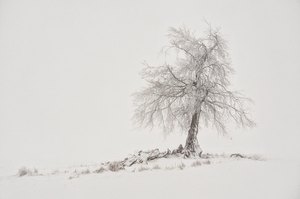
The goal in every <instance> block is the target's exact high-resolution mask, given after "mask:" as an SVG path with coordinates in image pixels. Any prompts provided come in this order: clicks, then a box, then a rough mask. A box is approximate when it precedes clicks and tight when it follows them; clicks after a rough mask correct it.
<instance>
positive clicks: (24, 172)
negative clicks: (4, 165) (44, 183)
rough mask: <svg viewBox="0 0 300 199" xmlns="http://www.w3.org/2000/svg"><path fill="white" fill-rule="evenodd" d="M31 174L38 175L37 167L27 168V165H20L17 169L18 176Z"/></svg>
mask: <svg viewBox="0 0 300 199" xmlns="http://www.w3.org/2000/svg"><path fill="white" fill-rule="evenodd" d="M25 175H27V176H32V175H38V170H37V169H33V170H32V169H29V168H27V167H21V168H20V169H19V170H18V176H19V177H22V176H25Z"/></svg>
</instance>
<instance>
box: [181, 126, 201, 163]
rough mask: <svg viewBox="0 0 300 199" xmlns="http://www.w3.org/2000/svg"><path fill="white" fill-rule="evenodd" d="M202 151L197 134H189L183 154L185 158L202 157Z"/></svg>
mask: <svg viewBox="0 0 300 199" xmlns="http://www.w3.org/2000/svg"><path fill="white" fill-rule="evenodd" d="M201 153H202V149H201V147H200V145H199V143H198V139H197V134H195V133H191V132H189V134H188V137H187V139H186V143H185V147H184V149H183V154H184V155H185V157H201Z"/></svg>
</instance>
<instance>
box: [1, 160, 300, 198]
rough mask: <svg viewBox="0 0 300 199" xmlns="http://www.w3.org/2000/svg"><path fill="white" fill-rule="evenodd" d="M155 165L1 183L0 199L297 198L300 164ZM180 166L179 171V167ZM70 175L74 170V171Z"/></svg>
mask: <svg viewBox="0 0 300 199" xmlns="http://www.w3.org/2000/svg"><path fill="white" fill-rule="evenodd" d="M195 162H197V160H190V159H188V160H185V159H159V160H156V161H154V162H151V164H147V165H146V164H144V165H136V167H132V168H131V169H126V170H121V171H118V172H111V171H107V172H101V173H93V172H89V173H84V172H81V175H78V176H74V175H72V174H74V171H75V170H76V172H77V173H78V172H79V173H80V171H84V170H86V169H89V170H90V171H92V170H93V169H94V168H95V165H94V166H93V165H90V166H86V167H84V166H83V167H80V168H81V170H80V168H69V171H67V172H66V173H63V172H60V173H59V172H57V173H56V174H55V173H52V174H46V173H44V174H42V175H38V176H24V177H17V176H6V177H2V178H1V179H0V198H1V199H18V198H30V199H39V198H44V199H48V198H49V199H53V198H57V199H59V198H64V199H66V198H70V199H77V198H78V199H79V198H90V199H93V198H95V199H96V198H106V199H119V198H131V199H133V198H149V199H153V198H192V199H193V198H206V199H215V198H244V199H247V198H249V199H250V198H251V199H253V198H255V199H260V198H261V199H265V198H272V199H297V198H300V164H299V163H296V162H287V161H279V160H268V161H254V160H249V159H236V160H233V159H231V160H223V161H220V159H219V160H218V161H215V162H210V163H208V162H206V163H205V162H204V164H203V162H202V164H201V163H199V164H197V163H195ZM182 165H184V166H182ZM74 169H75V170H74Z"/></svg>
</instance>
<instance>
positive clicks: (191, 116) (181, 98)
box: [134, 28, 254, 156]
mask: <svg viewBox="0 0 300 199" xmlns="http://www.w3.org/2000/svg"><path fill="white" fill-rule="evenodd" d="M168 37H169V39H170V46H168V48H167V49H166V51H167V53H169V54H171V55H175V56H174V57H175V58H176V59H175V61H174V63H172V64H171V63H164V64H163V65H161V66H156V67H153V66H150V65H148V64H147V63H145V68H144V69H143V71H142V77H143V79H144V80H146V81H147V82H148V85H147V87H146V88H144V89H142V90H141V91H139V92H137V93H135V94H134V97H135V105H136V110H135V114H134V120H135V122H137V123H138V124H139V125H141V126H143V127H147V126H153V125H155V124H156V125H159V126H162V127H163V130H164V131H165V132H170V131H172V130H173V129H174V127H176V126H179V127H181V128H182V129H183V130H185V131H188V136H187V139H186V143H185V147H184V149H183V152H184V154H185V155H186V156H201V153H202V149H201V148H200V146H199V143H198V139H197V134H198V128H199V123H200V124H201V125H205V126H208V125H210V124H211V125H212V126H214V127H216V129H217V130H218V132H221V133H226V124H227V123H228V119H233V121H235V123H236V124H237V125H239V126H242V127H247V126H252V125H254V123H253V121H252V120H251V119H250V118H249V117H248V114H247V112H246V109H245V106H244V102H246V101H249V100H250V99H248V98H245V97H243V95H242V94H241V93H239V92H237V91H232V90H231V89H230V81H229V77H230V75H231V74H232V73H233V69H232V68H231V66H230V62H229V56H228V52H227V46H226V42H225V40H224V39H223V38H222V37H221V36H220V34H219V31H216V30H213V29H211V28H209V29H208V31H207V32H206V33H205V35H204V37H198V36H195V34H193V33H192V32H191V31H189V30H188V29H186V28H178V29H176V28H170V30H169V34H168Z"/></svg>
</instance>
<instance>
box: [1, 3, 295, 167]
mask: <svg viewBox="0 0 300 199" xmlns="http://www.w3.org/2000/svg"><path fill="white" fill-rule="evenodd" d="M205 21H208V22H210V23H211V25H212V26H213V27H218V28H220V30H221V32H222V34H223V36H224V37H225V39H226V40H227V41H228V46H229V49H230V54H231V61H232V66H233V68H234V69H235V71H236V72H235V76H234V77H233V79H232V81H233V85H234V88H236V89H237V90H242V91H243V93H244V94H245V95H247V96H249V97H251V98H252V99H253V101H254V104H253V105H251V110H252V117H253V119H254V120H255V122H256V123H257V125H256V127H255V128H253V129H246V130H244V129H237V128H230V130H229V132H230V133H229V135H228V136H225V137H223V136H220V135H218V134H217V132H216V131H215V129H212V128H201V129H200V131H199V142H200V144H201V146H202V148H203V150H204V152H211V151H218V152H227V151H237V152H247V153H261V154H265V155H266V156H272V157H275V156H276V157H297V158H298V157H300V156H299V154H298V153H297V152H299V151H300V146H299V144H298V141H299V138H300V135H299V133H300V127H299V124H300V119H299V115H300V94H299V88H300V87H299V85H300V77H299V75H300V61H299V58H300V54H299V53H300V45H299V44H300V37H299V35H300V2H299V1H296V0H289V1H284V0H278V1H271V0H270V1H267V0H263V1H233V0H230V1H226V2H225V1H191V0H190V1H174V0H172V1H171V0H170V1H145V0H139V1H92V0H89V1H83V0H81V1H80V0H72V1H71V0H63V1H58V0H57V1H53V0H51V1H50V0H44V1H34V0H27V1H17V0H0V164H2V165H5V164H7V165H15V166H19V165H36V166H40V165H41V166H49V165H68V164H80V163H88V162H98V161H103V160H111V159H116V158H122V157H123V156H124V155H126V154H128V153H132V152H134V151H135V150H139V149H152V148H157V147H160V148H167V147H169V148H175V147H177V146H178V145H179V144H180V143H184V142H185V136H186V135H185V134H184V133H185V132H174V133H173V134H170V135H165V134H162V133H161V132H159V130H158V129H154V130H152V131H150V130H148V129H137V128H136V127H135V126H133V124H132V122H131V117H132V114H133V106H132V97H131V94H132V93H133V92H135V91H137V90H138V89H140V88H141V87H142V86H143V85H144V83H143V81H142V80H141V78H140V76H139V72H140V70H141V69H142V67H143V65H142V62H143V61H144V60H147V61H148V62H149V63H159V61H160V60H161V58H162V57H161V56H162V55H161V54H160V51H161V49H162V47H164V46H165V45H167V41H168V40H167V37H166V34H167V31H168V28H169V27H171V26H173V27H179V26H182V25H185V26H186V27H189V28H191V29H192V30H195V31H196V32H197V33H199V34H201V32H203V31H205V29H206V27H207V26H206V24H205Z"/></svg>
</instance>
